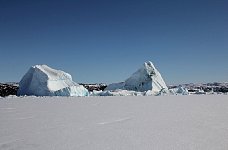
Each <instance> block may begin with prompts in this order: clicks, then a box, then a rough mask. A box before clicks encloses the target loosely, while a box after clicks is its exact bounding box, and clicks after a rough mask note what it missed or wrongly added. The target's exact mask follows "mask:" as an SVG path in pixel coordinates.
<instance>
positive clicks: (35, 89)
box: [17, 65, 89, 96]
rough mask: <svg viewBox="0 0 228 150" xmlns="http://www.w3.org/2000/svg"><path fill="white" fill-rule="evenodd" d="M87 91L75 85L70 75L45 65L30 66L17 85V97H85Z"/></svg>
mask: <svg viewBox="0 0 228 150" xmlns="http://www.w3.org/2000/svg"><path fill="white" fill-rule="evenodd" d="M88 94H89V93H88V90H87V89H86V88H84V87H83V86H81V85H79V84H77V83H75V82H74V81H73V80H72V77H71V75H70V74H68V73H66V72H64V71H61V70H55V69H52V68H50V67H48V66H47V65H35V66H32V67H31V68H30V69H29V70H28V72H27V73H26V74H25V75H24V77H23V78H22V79H21V81H20V83H19V90H18V92H17V95H36V96H87V95H88Z"/></svg>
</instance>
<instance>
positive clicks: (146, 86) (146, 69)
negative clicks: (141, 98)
mask: <svg viewBox="0 0 228 150" xmlns="http://www.w3.org/2000/svg"><path fill="white" fill-rule="evenodd" d="M117 89H122V90H129V91H139V92H144V91H150V93H151V94H153V95H158V94H161V93H168V92H169V90H168V87H167V86H166V84H165V82H164V80H163V78H162V76H161V74H160V73H159V71H158V70H157V69H156V68H155V67H154V65H153V63H152V62H150V61H148V62H145V63H144V64H143V66H142V67H141V68H140V69H138V70H137V71H136V72H135V73H133V74H132V76H131V77H130V78H128V79H126V80H125V82H121V83H113V84H110V85H108V87H107V88H106V89H105V90H109V91H115V90H117Z"/></svg>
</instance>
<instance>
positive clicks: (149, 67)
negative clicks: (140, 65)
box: [144, 61, 156, 77]
mask: <svg viewBox="0 0 228 150" xmlns="http://www.w3.org/2000/svg"><path fill="white" fill-rule="evenodd" d="M144 66H145V69H146V72H147V73H148V75H149V76H150V77H151V76H153V75H156V73H155V67H154V65H153V63H152V62H150V61H148V62H145V63H144Z"/></svg>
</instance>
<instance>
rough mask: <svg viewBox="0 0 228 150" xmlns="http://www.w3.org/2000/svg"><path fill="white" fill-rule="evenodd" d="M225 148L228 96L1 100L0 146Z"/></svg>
mask: <svg viewBox="0 0 228 150" xmlns="http://www.w3.org/2000/svg"><path fill="white" fill-rule="evenodd" d="M14 149H15V150H150V149H153V150H171V149H172V150H227V149H228V96H226V95H204V96H160V97H154V96H151V97H130V96H129V97H68V98H67V97H43V98H38V97H25V98H1V99H0V150H14Z"/></svg>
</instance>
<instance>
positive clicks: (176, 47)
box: [0, 0, 228, 84]
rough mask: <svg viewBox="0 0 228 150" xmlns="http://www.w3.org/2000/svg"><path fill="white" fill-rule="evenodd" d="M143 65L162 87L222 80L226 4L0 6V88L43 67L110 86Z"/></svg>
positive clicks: (96, 1)
mask: <svg viewBox="0 0 228 150" xmlns="http://www.w3.org/2000/svg"><path fill="white" fill-rule="evenodd" d="M148 60H151V61H152V62H153V63H154V64H155V66H156V67H157V68H158V70H159V71H160V72H161V74H162V76H163V78H164V80H165V81H166V82H167V83H168V84H172V83H189V82H197V83H199V82H214V81H228V0H188V1H186V0H62V1H60V0H0V82H7V81H20V79H21V78H22V76H23V75H24V74H25V73H26V72H27V70H28V69H29V67H30V66H32V65H35V64H47V65H49V66H50V67H53V68H56V69H61V70H64V71H66V72H69V73H70V74H71V75H72V76H73V79H74V80H75V81H76V82H85V83H94V82H104V83H112V82H118V81H123V80H125V79H126V78H127V77H129V76H130V75H131V74H132V73H133V72H135V71H136V70H137V69H138V68H139V67H141V66H142V64H143V62H145V61H148Z"/></svg>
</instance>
